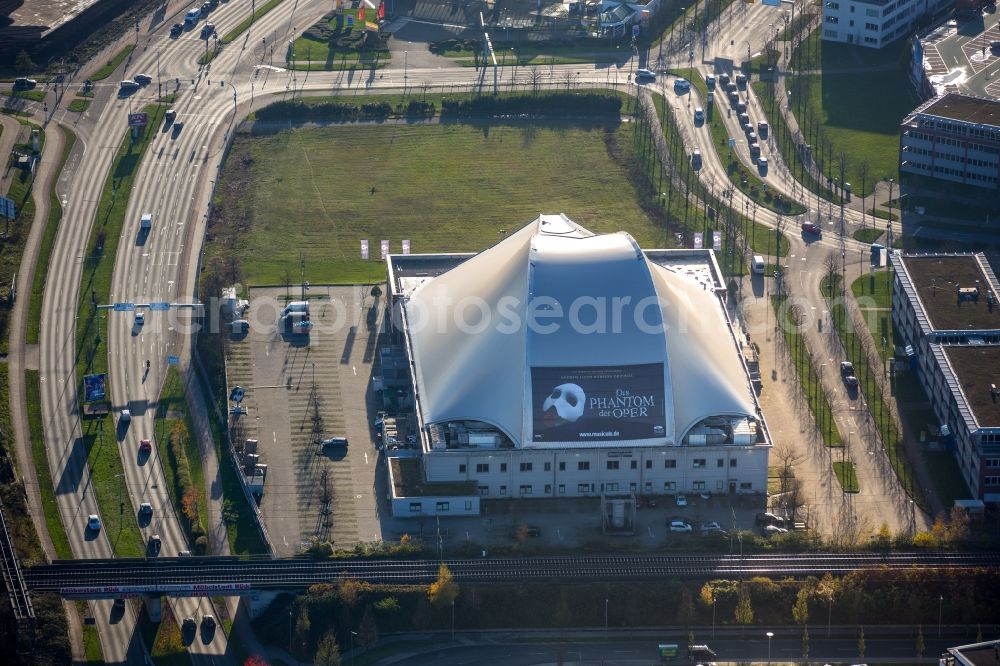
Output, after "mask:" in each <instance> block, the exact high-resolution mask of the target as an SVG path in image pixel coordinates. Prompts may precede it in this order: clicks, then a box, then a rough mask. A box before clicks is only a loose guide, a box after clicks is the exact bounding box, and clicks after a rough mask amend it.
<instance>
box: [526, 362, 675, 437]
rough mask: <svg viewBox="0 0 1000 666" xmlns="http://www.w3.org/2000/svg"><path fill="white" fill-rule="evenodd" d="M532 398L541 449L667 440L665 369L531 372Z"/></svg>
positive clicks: (645, 366)
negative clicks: (572, 444) (565, 444)
mask: <svg viewBox="0 0 1000 666" xmlns="http://www.w3.org/2000/svg"><path fill="white" fill-rule="evenodd" d="M531 396H532V398H531V399H532V441H533V442H536V443H544V442H601V441H608V440H618V439H654V438H660V437H663V436H664V435H665V434H666V416H665V413H664V407H663V364H662V363H644V364H641V365H622V366H596V367H589V368H581V367H573V368H569V367H565V368H531Z"/></svg>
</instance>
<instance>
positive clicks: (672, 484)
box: [663, 481, 677, 493]
mask: <svg viewBox="0 0 1000 666" xmlns="http://www.w3.org/2000/svg"><path fill="white" fill-rule="evenodd" d="M676 488H677V482H676V481H664V482H663V490H664V491H665V492H668V493H669V492H673V491H674V490H676Z"/></svg>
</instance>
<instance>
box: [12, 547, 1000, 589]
mask: <svg viewBox="0 0 1000 666" xmlns="http://www.w3.org/2000/svg"><path fill="white" fill-rule="evenodd" d="M441 564H446V565H448V567H449V568H450V569H451V572H452V574H453V575H454V578H455V580H456V581H457V582H460V583H511V582H518V581H547V582H557V581H567V582H569V581H574V582H579V581H581V580H594V581H628V580H633V581H642V580H655V579H661V578H665V577H674V578H701V577H731V578H746V577H752V576H775V575H780V576H793V577H804V576H821V575H823V574H825V573H827V572H829V573H832V574H834V575H842V574H846V573H850V572H852V571H858V570H864V569H888V570H904V569H913V568H932V569H976V568H992V567H998V566H1000V552H982V553H977V552H961V553H959V552H956V553H919V552H914V553H891V552H890V553H803V554H781V555H747V556H745V557H741V556H738V555H710V554H702V555H593V556H586V557H524V558H483V559H448V560H443V561H439V560H389V559H340V560H312V559H277V560H275V559H238V558H220V557H204V558H161V559H157V558H149V559H115V560H66V561H56V562H53V563H52V564H49V565H44V566H37V567H31V568H28V569H26V570H25V580H26V582H27V585H28V588H29V589H31V590H32V591H36V592H41V591H55V592H60V593H62V594H63V595H64V596H88V595H92V596H102V595H105V594H111V593H114V590H115V589H125V590H130V591H133V592H136V593H139V592H156V591H159V592H162V593H165V594H170V593H172V592H176V593H184V589H187V590H188V593H195V594H196V593H198V592H199V591H210V588H213V587H216V586H217V587H218V588H220V589H225V588H227V587H234V586H235V587H234V589H258V590H262V589H293V588H305V587H308V586H310V585H315V584H318V583H329V582H336V581H338V580H342V579H346V578H352V579H359V580H367V581H370V582H372V583H385V584H427V583H430V582H433V581H434V580H435V579H436V578H437V575H438V567H439V566H440V565H441ZM101 588H108V589H107V590H102V589H101ZM189 588H190V589H189ZM215 591H219V590H218V589H216V590H215Z"/></svg>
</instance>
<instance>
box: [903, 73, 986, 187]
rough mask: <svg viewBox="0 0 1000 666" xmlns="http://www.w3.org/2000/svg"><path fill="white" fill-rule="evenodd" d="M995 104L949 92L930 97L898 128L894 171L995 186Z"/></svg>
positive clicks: (980, 185)
mask: <svg viewBox="0 0 1000 666" xmlns="http://www.w3.org/2000/svg"><path fill="white" fill-rule="evenodd" d="M998 122H1000V103H997V102H996V101H994V100H988V99H982V98H978V97H971V96H969V95H959V94H958V93H949V94H947V95H942V96H941V97H937V98H935V99H933V100H930V101H928V102H926V103H924V104H922V105H921V106H920V107H918V108H917V109H916V110H914V111H913V112H912V113H910V114H909V115H908V116H907V117H906V118H905V119H904V120H903V123H902V126H901V128H900V156H899V170H900V171H901V172H903V173H912V174H915V175H919V176H925V177H929V178H935V179H938V180H943V181H948V182H952V183H961V184H963V185H972V186H975V187H981V188H986V189H990V190H996V189H997V188H998V186H1000V126H998V125H997V123H998Z"/></svg>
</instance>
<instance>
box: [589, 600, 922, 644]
mask: <svg viewBox="0 0 1000 666" xmlns="http://www.w3.org/2000/svg"><path fill="white" fill-rule="evenodd" d="M940 627H941V623H940V622H938V636H940V635H941V630H940ZM604 640H608V600H607V598H605V599H604Z"/></svg>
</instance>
